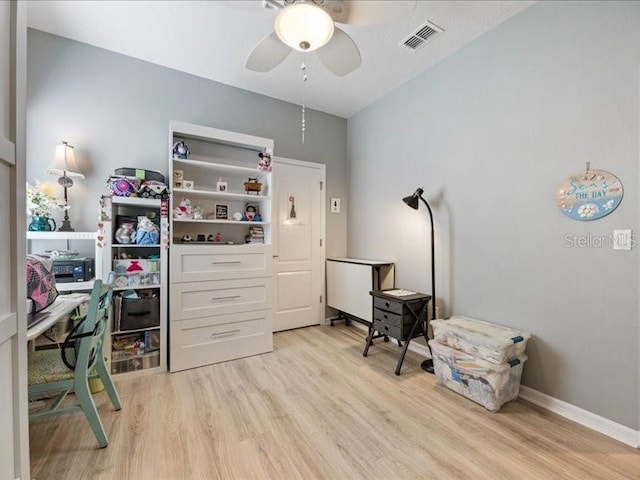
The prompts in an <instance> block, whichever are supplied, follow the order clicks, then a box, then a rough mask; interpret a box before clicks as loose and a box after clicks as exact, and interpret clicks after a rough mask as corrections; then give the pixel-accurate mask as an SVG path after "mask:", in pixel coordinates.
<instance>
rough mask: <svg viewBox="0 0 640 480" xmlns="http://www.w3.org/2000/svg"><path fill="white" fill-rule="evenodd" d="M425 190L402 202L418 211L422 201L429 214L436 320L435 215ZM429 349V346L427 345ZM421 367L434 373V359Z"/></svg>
mask: <svg viewBox="0 0 640 480" xmlns="http://www.w3.org/2000/svg"><path fill="white" fill-rule="evenodd" d="M423 193H424V190H423V189H422V188H418V189H417V190H416V191H415V192H414V193H413V195H410V196H408V197H404V198H403V199H402V201H403V202H404V203H406V204H407V205H409V206H410V207H411V208H413V209H414V210H418V206H419V200H422V203H424V205H425V206H426V207H427V211H428V212H429V221H430V223H431V319H432V320H433V319H435V318H436V265H435V241H434V240H435V235H434V231H433V213H431V207H430V206H429V204H428V203H427V201H426V200H425V199H424V198H423V197H422V194H423ZM427 347H429V345H428V344H427ZM429 352H431V347H429ZM420 367H421V368H422V369H423V370H424V371H425V372H429V373H433V359H432V358H429V359H427V360H425V361H423V362H422V364H420Z"/></svg>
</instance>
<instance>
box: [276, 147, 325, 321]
mask: <svg viewBox="0 0 640 480" xmlns="http://www.w3.org/2000/svg"><path fill="white" fill-rule="evenodd" d="M272 162H273V163H282V164H286V165H293V166H296V167H306V168H313V169H316V170H319V171H320V178H321V179H322V180H320V181H321V182H322V187H321V189H320V235H321V239H322V245H321V246H320V257H321V259H322V265H323V267H324V265H325V263H326V261H327V230H326V226H327V198H326V197H327V166H326V165H325V164H324V163H315V162H307V161H305V160H296V159H294V158H286V157H278V156H274V157H273V158H272ZM274 168H276V167H275V165H274ZM273 176H274V185H275V183H276V181H275V176H276V173H275V172H274V174H273ZM271 197H272V201H271V203H272V209H273V212H271V219H272V223H273V224H274V225H275V226H276V228H273V229H272V234H271V235H272V244H273V249H272V253H273V257H274V260H275V258H276V257H277V256H278V254H279V252H277V251H276V249H277V247H278V228H277V218H278V214H279V213H280V212H278V211H276V207H275V205H276V204H275V200H276V195H275V194H274V195H272V196H271ZM274 220H275V221H274ZM273 275H274V282H275V268H274V274H273ZM320 284H321V285H322V302H320V310H321V312H325V311H326V305H327V279H326V271H325V269H324V268H321V269H320ZM274 309H275V305H274ZM274 315H275V313H274ZM320 317H321V318H320V325H327V324H328V322H327V316H326V314H321V315H320Z"/></svg>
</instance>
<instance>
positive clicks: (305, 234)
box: [272, 157, 326, 332]
mask: <svg viewBox="0 0 640 480" xmlns="http://www.w3.org/2000/svg"><path fill="white" fill-rule="evenodd" d="M325 168H326V167H325V165H322V164H318V163H311V162H303V161H299V160H292V159H288V158H279V157H275V158H274V161H273V184H274V192H273V201H272V205H273V209H274V212H273V215H272V227H273V232H272V233H273V270H274V284H275V303H274V308H273V314H274V319H273V331H274V332H279V331H281V330H289V329H292V328H299V327H307V326H310V325H320V324H321V323H322V319H323V315H324V304H325V299H324V258H325V245H324V242H325V231H324V230H325V221H324V218H325V174H326V172H325Z"/></svg>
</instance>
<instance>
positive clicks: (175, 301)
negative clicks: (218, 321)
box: [170, 278, 272, 322]
mask: <svg viewBox="0 0 640 480" xmlns="http://www.w3.org/2000/svg"><path fill="white" fill-rule="evenodd" d="M171 290H172V296H171V317H170V318H171V321H172V322H174V321H181V320H189V319H193V318H202V317H211V316H214V315H226V314H229V313H237V312H248V311H252V310H264V309H267V308H271V296H272V295H271V279H270V278H252V279H240V280H218V281H214V282H191V283H178V284H174V285H173V286H172V288H171Z"/></svg>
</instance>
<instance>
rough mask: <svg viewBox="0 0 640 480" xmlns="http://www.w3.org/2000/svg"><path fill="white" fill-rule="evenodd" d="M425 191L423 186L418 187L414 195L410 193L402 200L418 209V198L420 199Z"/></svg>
mask: <svg viewBox="0 0 640 480" xmlns="http://www.w3.org/2000/svg"><path fill="white" fill-rule="evenodd" d="M423 192H424V190H422V189H421V188H418V189H417V190H416V191H415V192H414V193H413V195H409V196H408V197H404V198H403V199H402V201H403V202H404V203H406V204H407V205H409V206H410V207H411V208H413V209H414V210H417V209H418V200H419V199H420V196H421V195H422V193H423Z"/></svg>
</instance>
